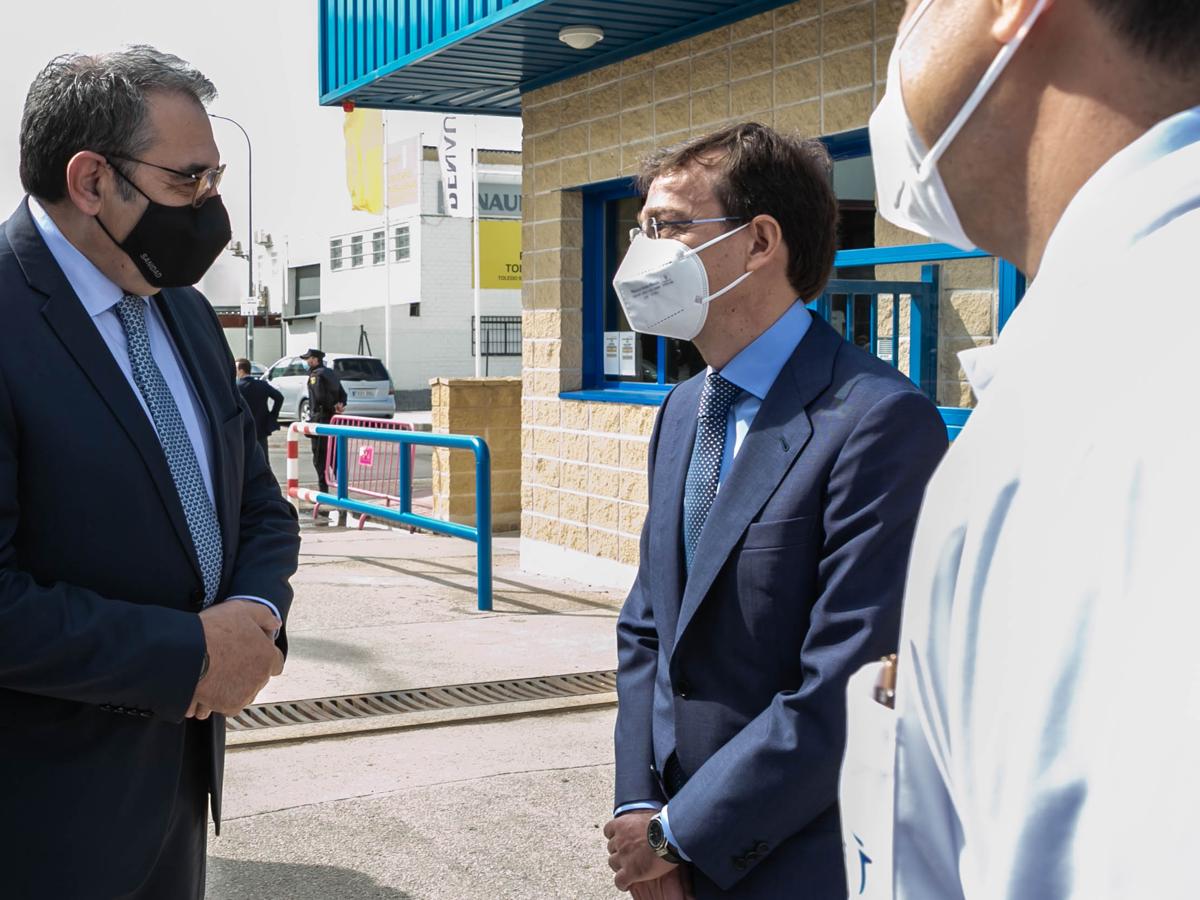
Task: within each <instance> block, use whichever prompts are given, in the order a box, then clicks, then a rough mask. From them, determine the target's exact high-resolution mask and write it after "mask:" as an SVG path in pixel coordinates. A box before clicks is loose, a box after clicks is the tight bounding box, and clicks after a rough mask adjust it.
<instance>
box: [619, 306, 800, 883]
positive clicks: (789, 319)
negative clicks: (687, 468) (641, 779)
mask: <svg viewBox="0 0 1200 900" xmlns="http://www.w3.org/2000/svg"><path fill="white" fill-rule="evenodd" d="M811 324H812V313H811V312H809V310H808V307H807V306H805V305H804V301H803V300H797V301H796V302H795V303H793V304H792V305H791V306H790V307H788V311H787V312H785V313H784V314H783V315H782V316H780V317H779V318H778V319H776V320H775V324H774V325H772V326H771V327H770V328H768V329H767V330H766V331H764V332H763V333H762V334H760V335H759V336H758V337H757V338H755V339H754V341H753V342H752V343H750V344H749V345H748V346H746V347H745V348H743V349H742V351H741V352H740V353H738V355H737V356H735V357H734V358H733V359H731V360H730V361H729V362H728V364H726V366H725V368H723V369H721V372H720V374H721V376H722V377H723V378H724V379H725V380H726V381H729V382H731V383H732V384H735V385H737V386H738V387H739V388H741V389H742V391H743V396H741V397H739V398H738V399H737V400H736V401H735V402H734V404H733V406H731V407H730V409H729V421H728V423H727V425H726V427H725V428H726V430H725V447H724V450H723V451H722V453H721V474H720V476H719V482H718V484H724V483H725V479H726V477H727V476H728V475H729V472H730V469H732V468H733V461H734V459H735V458H736V457H737V455H738V451H739V450H741V449H742V444H744V443H745V441H746V435H747V434H749V433H750V427H751V426H752V425H753V424H754V419H755V417H757V416H758V411H759V409H761V408H762V403H763V400H765V399H766V397H767V393H768V392H769V391H770V390H771V386H772V385H773V384H775V380H776V379H777V378H778V377H779V373H780V372H782V371H783V367H784V366H785V365H787V362H788V360H789V359H791V358H792V355H793V354H794V353H795V352H796V348H797V347H799V346H800V342H801V341H802V340H804V336H805V335H806V334H808V329H809V326H810V325H811ZM708 371H709V372H712V371H713V369H712V367H711V366H710V367H709V369H708ZM718 490H720V488H719V487H718ZM660 807H661V809H662V824H663V832H664V833H665V834H666V837H667V840H668V841H670V843H671V846H672V847H674V848H675V849H677V850H678V851H679V855H680V856H682V857H683V858H684V859H685V860H687V861H688V862H691V857H689V856H688V855H687V853H685V852H684V850H683V848H682V847H680V846H679V843H678V842H677V841H676V840H675V836H674V835H673V834H672V833H671V823H670V819H669V812H668V809H667V807H665V806H662V805H661V804H659V803H656V802H654V801H652V800H644V801H638V802H635V803H626V804H624V805H622V806H620V807H618V808H617V811H616V813H615V815H618V816H619V815H621V814H623V813H627V812H632V811H633V810H635V809H659V808H660Z"/></svg>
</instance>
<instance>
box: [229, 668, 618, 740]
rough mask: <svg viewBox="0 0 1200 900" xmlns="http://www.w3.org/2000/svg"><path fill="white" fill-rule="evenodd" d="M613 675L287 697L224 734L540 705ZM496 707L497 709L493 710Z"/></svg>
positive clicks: (608, 683)
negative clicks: (313, 697)
mask: <svg viewBox="0 0 1200 900" xmlns="http://www.w3.org/2000/svg"><path fill="white" fill-rule="evenodd" d="M616 686H617V673H616V672H615V671H612V670H609V671H605V672H580V673H576V674H573V675H546V676H542V677H540V678H518V679H514V680H512V681H484V682H480V683H478V684H456V685H450V686H447V687H431V688H418V689H415V690H411V691H384V692H381V693H376V694H349V695H347V696H344V697H323V698H321V699H319V700H291V701H286V702H283V703H261V704H259V705H257V706H251V707H247V708H246V710H244V711H243V712H242V714H241V715H239V716H237V717H236V718H232V719H228V720H226V727H227V730H228V731H229V732H230V733H241V732H250V731H258V730H261V729H267V728H288V727H293V728H294V727H295V726H309V725H318V724H320V723H326V722H339V721H349V720H358V719H371V718H376V717H380V716H389V717H391V716H405V715H411V714H414V713H438V712H442V711H447V710H456V709H460V710H461V709H469V708H473V707H474V708H478V707H501V706H503V704H506V703H515V704H529V703H536V704H539V705H541V704H544V703H545V702H546V701H555V700H563V699H569V698H572V697H586V696H588V695H592V694H609V693H611V692H613V691H615V690H616ZM499 711H500V710H497V712H499Z"/></svg>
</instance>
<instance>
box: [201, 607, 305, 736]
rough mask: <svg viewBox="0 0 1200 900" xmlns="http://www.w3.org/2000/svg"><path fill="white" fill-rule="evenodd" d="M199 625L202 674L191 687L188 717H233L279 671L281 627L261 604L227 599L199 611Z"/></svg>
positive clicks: (251, 700) (280, 670)
mask: <svg viewBox="0 0 1200 900" xmlns="http://www.w3.org/2000/svg"><path fill="white" fill-rule="evenodd" d="M200 624H201V625H202V626H203V628H204V642H205V645H206V646H207V649H208V671H207V672H206V673H205V674H204V677H203V678H201V679H200V682H199V683H198V684H197V685H196V693H195V695H194V696H193V697H192V702H191V704H190V705H189V706H188V712H187V715H188V718H189V719H190V718H196V719H207V718H208V717H209V715H211V714H212V713H214V712H217V713H221V714H222V715H225V716H236V715H238V714H239V713H240V712H241V711H242V710H243V709H245V708H246V707H247V706H249V705H250V704H251V703H252V702H253V701H254V698H255V697H257V696H258V692H259V691H261V690H262V689H263V688H264V687H266V685H267V682H268V681H270V680H271V679H272V678H273V677H274V676H276V675H278V674H279V673H280V672H282V671H283V653H282V652H281V651H280V650H279V648H278V647H276V646H275V635H276V634H278V632H279V629H280V627H281V626H282V624H283V623H282V622H280V621H279V619H277V618H275V614H274V613H272V612H271V610H269V609H267V607H266V606H264V605H263V604H261V603H255V602H254V601H253V600H227V601H225V602H224V603H218V604H216V605H214V606H210V607H209V608H208V609H206V610H204V611H203V612H201V613H200Z"/></svg>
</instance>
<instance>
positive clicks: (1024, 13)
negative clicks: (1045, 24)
mask: <svg viewBox="0 0 1200 900" xmlns="http://www.w3.org/2000/svg"><path fill="white" fill-rule="evenodd" d="M1053 4H1054V0H1049V5H1053ZM992 5H993V6H994V7H995V12H996V17H995V19H994V20H993V21H992V37H993V38H994V39H995V40H996V42H997V43H1000V44H1007V43H1008V42H1009V41H1011V40H1013V38H1015V37H1016V36H1017V32H1019V31H1020V30H1021V26H1022V25H1024V24H1025V23H1026V22H1027V21H1028V20H1029V17H1030V15H1032V13H1033V8H1034V7H1035V6H1036V5H1037V0H992Z"/></svg>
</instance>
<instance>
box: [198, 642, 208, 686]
mask: <svg viewBox="0 0 1200 900" xmlns="http://www.w3.org/2000/svg"><path fill="white" fill-rule="evenodd" d="M207 674H208V651H207V650H205V651H204V662H202V663H200V677H199V678H197V679H196V681H197V683H199V682H201V681H203V680H204V676H205V675H207Z"/></svg>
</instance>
